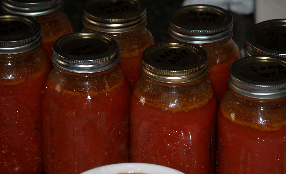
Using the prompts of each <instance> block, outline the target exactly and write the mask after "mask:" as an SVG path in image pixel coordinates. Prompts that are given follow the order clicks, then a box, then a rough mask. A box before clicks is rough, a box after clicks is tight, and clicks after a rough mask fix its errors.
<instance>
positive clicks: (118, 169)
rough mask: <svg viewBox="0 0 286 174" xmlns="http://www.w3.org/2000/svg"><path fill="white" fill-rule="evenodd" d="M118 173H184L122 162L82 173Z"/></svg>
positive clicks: (150, 165) (153, 165)
mask: <svg viewBox="0 0 286 174" xmlns="http://www.w3.org/2000/svg"><path fill="white" fill-rule="evenodd" d="M117 173H146V174H184V173H182V172H180V171H178V170H175V169H172V168H169V167H165V166H160V165H155V164H146V163H120V164H111V165H106V166H102V167H97V168H94V169H91V170H88V171H86V172H83V173H82V174H117Z"/></svg>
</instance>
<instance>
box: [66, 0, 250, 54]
mask: <svg viewBox="0 0 286 174" xmlns="http://www.w3.org/2000/svg"><path fill="white" fill-rule="evenodd" d="M142 1H143V2H144V3H145V5H146V8H147V18H148V19H147V21H148V24H147V28H148V29H149V30H150V32H151V33H152V35H153V37H154V39H155V41H156V42H164V41H166V40H167V39H168V26H169V22H168V21H169V15H170V14H171V13H172V12H173V11H175V10H177V9H178V8H180V7H181V4H182V2H183V0H142ZM84 2H85V1H84V0H82V1H80V0H65V13H66V14H67V15H68V17H69V18H70V20H71V22H72V25H73V27H74V31H81V30H82V23H81V19H82V10H83V4H84ZM232 15H233V21H234V24H233V27H234V28H233V40H234V41H235V42H236V43H237V45H238V47H239V48H240V50H241V51H243V47H244V37H245V34H246V32H247V30H248V29H249V28H250V27H251V26H252V25H253V24H254V15H253V14H250V15H240V14H236V13H232Z"/></svg>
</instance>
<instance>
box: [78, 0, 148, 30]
mask: <svg viewBox="0 0 286 174" xmlns="http://www.w3.org/2000/svg"><path fill="white" fill-rule="evenodd" d="M82 22H83V25H84V26H86V27H88V28H90V29H92V30H95V31H100V32H107V33H123V32H128V31H132V30H136V29H138V28H140V27H143V26H146V25H147V17H146V7H145V5H144V3H143V2H142V1H141V0H88V1H86V2H85V4H84V7H83V19H82Z"/></svg>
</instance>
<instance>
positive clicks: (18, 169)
mask: <svg viewBox="0 0 286 174" xmlns="http://www.w3.org/2000/svg"><path fill="white" fill-rule="evenodd" d="M0 33H1V34H0V173H3V174H9V173H13V174H23V173H29V174H41V172H42V171H43V164H42V126H41V114H40V102H41V94H42V90H43V87H44V83H45V81H46V78H47V76H48V74H49V72H50V68H51V67H50V63H49V61H48V59H47V57H46V55H45V53H44V52H43V51H42V50H41V42H42V36H41V29H40V25H39V23H38V22H37V21H35V20H34V19H32V18H29V17H24V16H18V15H0Z"/></svg>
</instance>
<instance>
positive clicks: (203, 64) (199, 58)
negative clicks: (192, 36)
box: [141, 42, 208, 84]
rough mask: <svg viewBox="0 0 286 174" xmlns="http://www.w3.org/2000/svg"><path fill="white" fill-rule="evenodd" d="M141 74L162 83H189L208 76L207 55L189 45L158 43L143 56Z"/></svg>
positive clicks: (196, 47)
mask: <svg viewBox="0 0 286 174" xmlns="http://www.w3.org/2000/svg"><path fill="white" fill-rule="evenodd" d="M141 72H142V74H144V75H145V76H146V77H148V78H150V79H152V80H155V81H158V82H162V83H173V84H178V83H188V82H192V81H196V80H199V79H201V78H203V77H205V76H206V75H207V74H208V61H207V53H206V52H205V50H203V49H202V48H201V47H199V46H196V45H193V44H188V43H176V42H169V43H164V42H162V43H157V44H155V45H152V46H150V47H148V48H147V49H146V50H145V51H144V52H143V54H142V64H141Z"/></svg>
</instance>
